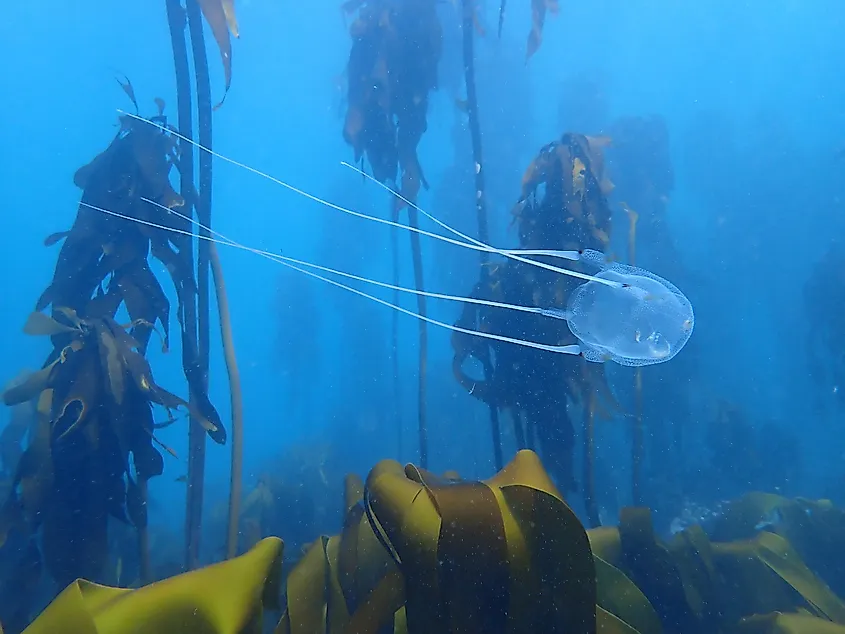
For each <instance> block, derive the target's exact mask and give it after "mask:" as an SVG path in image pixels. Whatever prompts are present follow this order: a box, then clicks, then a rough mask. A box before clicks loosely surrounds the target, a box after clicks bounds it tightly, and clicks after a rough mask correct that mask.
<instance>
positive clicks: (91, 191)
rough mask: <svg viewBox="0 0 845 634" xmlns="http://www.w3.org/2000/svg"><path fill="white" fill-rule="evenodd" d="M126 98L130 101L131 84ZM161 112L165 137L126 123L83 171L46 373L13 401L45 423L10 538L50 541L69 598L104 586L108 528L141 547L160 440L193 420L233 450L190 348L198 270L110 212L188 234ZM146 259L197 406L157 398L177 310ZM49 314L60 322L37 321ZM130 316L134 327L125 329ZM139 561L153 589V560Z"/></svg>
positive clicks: (42, 305) (2, 531) (32, 327)
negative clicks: (158, 415) (158, 352)
mask: <svg viewBox="0 0 845 634" xmlns="http://www.w3.org/2000/svg"><path fill="white" fill-rule="evenodd" d="M127 93H128V94H130V95H131V96H134V95H133V93H132V91H131V87H130V86H128V84H127ZM157 102H158V106H159V113H158V116H157V117H156V118H155V121H156V123H158V124H159V125H160V127H155V126H150V125H148V124H145V123H141V122H138V121H137V120H135V119H133V118H130V117H129V116H122V117H121V118H120V129H119V131H118V133H117V135H116V136H115V138H114V140H113V141H112V142H111V144H110V145H109V146H108V148H107V149H106V150H105V151H104V152H102V153H101V154H100V155H98V156H97V157H96V158H95V159H94V160H93V161H92V162H91V163H89V164H88V165H86V166H84V167H82V168H80V169H79V170H78V171H77V172H76V174H75V176H74V182H75V184H76V185H77V186H78V187H80V188H81V189H82V190H83V193H82V199H81V202H80V205H79V209H78V211H77V215H76V219H75V221H74V223H73V226H72V227H71V229H70V230H68V231H62V232H59V233H56V234H53V235H51V236H49V237H48V238H47V240H46V241H45V243H46V244H47V245H52V244H55V243H57V242H59V241H61V240H64V244H63V245H62V248H61V250H60V252H59V256H58V261H57V264H56V268H55V273H54V275H53V279H52V282H51V283H50V285H49V286H48V288H47V289H46V290H45V291H44V293H43V294H42V295H41V297H40V298H39V299H38V302H37V303H36V306H35V309H36V312H34V313H32V314H31V315H30V317H29V319H28V320H27V322H26V326H25V328H24V330H25V332H26V333H28V334H31V335H45V336H50V338H51V341H52V345H53V350H52V352H51V353H50V354H49V356H48V357H47V360H46V361H45V363H44V365H43V367H42V369H41V370H39V371H38V372H35V373H34V374H32V375H31V376H30V377H29V378H28V379H27V380H26V381H24V382H22V383H20V384H18V385H17V386H15V387H13V388H11V389H8V390H7V391H5V392H4V393H3V401H4V403H5V404H6V405H15V404H17V403H23V402H25V401H30V400H36V401H37V404H38V405H37V409H38V421H37V424H36V426H35V428H34V429H33V430H32V431H31V432H30V435H29V439H28V444H27V447H26V450H25V451H24V454H23V456H22V457H21V459H20V461H19V463H18V467H17V470H16V473H15V476H14V480H13V485H12V490H11V493H10V494H9V497H8V499H7V500H6V503H5V505H4V506H3V511H2V524H0V536H2V538H3V540H4V541H5V537H6V536H7V535H8V532H9V531H10V530H20V531H23V532H24V533H25V534H34V533H35V531H36V530H38V529H39V528H40V530H41V547H42V550H43V554H44V558H45V563H46V566H47V569H48V571H49V572H50V574H51V575H52V577H53V578H54V579H55V581H56V582H57V583H58V584H59V586H60V587H62V586H65V585H67V584H68V583H69V582H70V581H72V580H73V579H75V578H77V577H86V578H89V579H94V580H96V579H97V578H99V576H100V574H101V572H102V567H103V564H104V563H105V560H106V557H107V541H106V531H107V526H108V518H109V517H110V516H111V517H114V518H117V519H118V520H120V521H124V522H131V523H132V524H133V525H134V526H136V527H137V528H138V530H139V535H140V545H141V547H142V549H143V548H144V539H145V527H146V524H147V511H146V484H147V481H148V480H149V479H150V478H152V477H155V476H157V475H160V474H161V473H162V471H163V469H164V460H163V457H162V455H161V452H160V451H159V449H158V448H157V447H156V445H157V444H158V443H157V441H156V438H155V435H154V434H155V430H156V429H157V428H158V427H160V426H162V425H167V424H170V423H171V422H172V421H173V412H174V410H177V409H184V410H186V411H187V412H188V413H189V414H190V415H191V416H192V417H193V418H194V419H196V420H198V421H200V423H201V424H202V425H203V428H204V429H205V432H206V433H207V434H208V435H209V436H210V437H211V438H212V439H213V440H214V441H215V442H218V443H223V442H225V439H226V434H225V431H224V429H223V425H222V424H221V421H220V417H219V416H218V414H217V412H216V410H215V409H214V407H213V406H212V404H211V402H210V401H209V399H208V395H207V393H206V390H205V389H204V388H203V385H202V377H201V375H200V373H199V371H198V367H197V365H196V363H195V358H196V356H195V351H194V350H193V349H192V346H193V344H192V343H191V341H190V339H189V338H187V337H186V336H185V333H186V327H187V324H186V311H187V306H188V305H189V304H191V303H192V302H194V301H195V295H196V281H195V278H194V275H193V270H192V266H191V262H190V260H188V259H187V258H186V257H185V254H184V253H183V252H182V251H180V250H179V249H178V248H177V247H176V245H174V243H172V242H171V240H170V236H171V235H172V234H171V233H170V232H167V231H163V230H161V229H156V228H152V227H149V226H147V225H144V224H139V223H137V222H132V221H130V220H128V219H124V218H120V217H116V216H115V215H108V214H104V213H102V211H100V210H102V209H106V210H109V211H110V212H113V213H114V214H121V215H123V216H127V217H128V218H137V219H140V220H142V221H145V222H151V223H156V224H160V225H164V226H168V227H175V228H179V229H183V230H185V229H188V227H183V226H182V224H187V221H184V220H181V219H179V218H178V217H176V216H175V215H173V214H169V213H167V211H165V210H164V209H168V208H179V207H182V206H183V205H184V204H185V201H184V199H183V198H182V197H181V196H180V195H179V194H177V193H176V192H175V191H174V190H173V189H172V187H171V185H170V182H169V180H168V175H169V172H170V170H171V168H172V167H173V165H174V164H175V163H176V162H177V161H178V160H179V153H178V148H177V146H176V144H175V142H174V141H175V140H174V137H173V136H172V135H171V134H170V128H169V127H168V125H167V121H166V118H165V116H164V114H163V110H164V103H163V102H162V101H161V100H157ZM150 201H152V202H150ZM150 256H152V257H153V258H155V259H157V260H158V261H160V262H161V263H162V264H164V265H165V267H166V268H167V270H168V272H169V274H170V278H171V280H172V282H173V285H174V287H175V289H176V297H177V300H178V306H177V317H178V321H179V324H180V328H181V339H182V342H181V343H182V361H183V369H184V372H185V376H186V378H187V381H188V385H189V388H190V391H191V401H190V403H189V402H188V401H186V400H184V399H182V398H180V397H178V396H176V395H174V394H172V393H171V392H169V391H167V390H165V389H164V388H162V387H160V386H159V385H157V384H156V382H155V380H154V378H153V375H152V371H151V369H150V366H149V364H148V362H147V360H146V359H145V353H146V350H147V347H148V345H149V343H150V339H151V337H152V335H153V333H154V332H156V331H158V332H160V334H161V339H162V346H163V348H164V349H167V348H168V347H169V340H170V332H169V321H170V302H169V300H168V298H167V296H166V294H165V292H164V290H163V289H162V287H161V284H160V283H159V281H158V279H157V278H156V276H155V275H154V274H153V272H152V271H151V269H150V261H149V258H150ZM48 307H49V308H51V315H52V316H49V315H47V314H45V313H44V312H41V311H44V310H45V309H47V308H48ZM123 313H125V314H128V319H129V323H128V324H125V325H123V324H121V323H118V321H117V319H119V318H120V316H119V315H120V314H123ZM156 324H158V325H160V328H161V330H158V329H157V328H156ZM154 406H160V407H161V408H163V409H164V410H165V411H166V412H167V413H168V419H167V420H166V421H164V422H162V423H157V422H156V421H155V418H154V415H153V411H154ZM141 561H142V570H141V571H140V576H141V579H142V580H144V579H145V577H148V575H149V570H145V569H144V568H145V567H146V566H145V565H144V563H143V562H145V561H146V558H145V557H144V554H143V553H142V557H141Z"/></svg>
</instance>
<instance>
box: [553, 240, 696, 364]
mask: <svg viewBox="0 0 845 634" xmlns="http://www.w3.org/2000/svg"><path fill="white" fill-rule="evenodd" d="M582 259H583V260H584V261H585V262H592V263H594V264H597V265H598V266H600V267H601V268H602V270H601V271H600V272H599V273H598V274H597V275H596V277H598V278H601V279H608V280H614V281H616V282H619V284H620V285H619V286H608V285H606V284H597V283H595V282H593V281H589V282H586V283H585V284H581V285H580V286H578V287H576V288H575V290H573V292H572V293H571V295H570V296H569V301H568V303H567V307H566V311H565V313H564V314H565V317H566V321H567V323H568V324H569V328H570V330H571V331H572V334H574V335H575V336H576V337H577V338H578V340H579V341H580V342H581V345H582V350H581V354H582V355H583V356H584V358H586V359H587V360H588V361H597V362H601V361H604V360H608V359H609V360H612V361H614V362H615V363H618V364H620V365H627V366H642V365H653V364H655V363H665V362H666V361H669V360H670V359H672V358H673V357H674V356H675V355H676V354H678V352H680V351H681V349H682V348H683V347H684V345H686V342H687V341H688V340H689V338H690V336H691V335H692V331H693V326H694V322H695V317H694V313H693V308H692V305H691V304H690V302H689V300H688V299H687V298H686V296H684V294H683V293H682V292H681V291H680V290H679V289H678V288H677V287H676V286H674V285H673V284H672V283H671V282H669V281H667V280H665V279H663V278H661V277H659V276H657V275H655V274H654V273H651V272H650V271H646V270H645V269H640V268H636V267H633V266H627V265H624V264H617V263H613V264H611V263H609V262H607V261H606V260H605V258H604V255H603V254H601V253H599V252H596V251H589V252H585V253H584V254H583V256H582Z"/></svg>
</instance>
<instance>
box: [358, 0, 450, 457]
mask: <svg viewBox="0 0 845 634" xmlns="http://www.w3.org/2000/svg"><path fill="white" fill-rule="evenodd" d="M436 5H437V3H436V1H435V0H407V1H404V2H398V1H396V0H348V1H347V2H346V3H344V5H343V9H344V11H345V12H347V13H349V14H353V13H357V17H356V18H355V20H354V21H353V23H352V25H351V27H350V34H351V35H352V49H351V51H350V53H349V62H348V66H347V81H348V95H347V96H348V109H347V112H346V121H345V124H344V128H343V138H344V139H345V140H346V142H347V143H348V144H349V145H351V146H352V148H353V149H354V151H355V161H356V162H357V161H361V162H362V166H363V161H364V159H366V160H367V162H369V164H370V167H371V168H372V173H373V176H374V177H375V178H376V179H377V180H378V181H380V182H382V183H385V182H387V181H392V182H394V183H401V185H400V187H399V191H400V193H401V195H402V197H404V198H405V199H407V200H409V201H411V202H416V199H417V194H418V193H419V190H420V186H423V187H425V188H426V189H428V183H427V182H426V180H425V176H424V174H423V170H422V166H421V165H420V161H419V157H418V156H417V145H418V144H419V142H420V139H421V138H422V135H423V134H424V133H425V131H426V128H427V126H428V123H427V114H428V94H429V92H431V91H432V90H435V89H436V88H437V64H438V62H439V60H440V48H441V37H442V33H441V25H440V21H439V19H438V16H437V10H436ZM403 207H405V203H404V201H402V200H401V199H398V198H397V199H396V200H395V202H394V203H393V209H392V215H393V220H394V221H397V220H398V217H399V212H400V211H401V210H402V209H403ZM408 223H409V224H410V225H411V226H413V227H417V226H418V225H419V219H418V214H417V210H416V209H415V208H414V207H413V206H408ZM411 254H412V259H413V265H414V283H415V285H416V288H417V289H418V290H424V280H423V263H422V252H421V249H420V237H419V234H418V233H416V232H411ZM395 268H396V261H395V259H394V272H395ZM417 309H418V312H419V314H421V315H426V302H425V297H423V296H422V295H418V296H417ZM394 319H396V317H395V316H394ZM419 328H420V330H419V393H418V398H419V405H418V408H419V409H418V418H419V437H420V463H421V464H422V465H423V466H426V465H427V464H428V440H427V436H428V434H427V429H426V418H425V401H426V371H427V369H426V359H427V347H428V335H427V329H426V324H425V322H424V321H420V326H419ZM394 332H395V325H394ZM395 345H396V342H395V335H394V348H395ZM395 354H396V351H395V350H394V355H395ZM394 371H395V368H394Z"/></svg>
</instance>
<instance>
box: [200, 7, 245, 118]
mask: <svg viewBox="0 0 845 634" xmlns="http://www.w3.org/2000/svg"><path fill="white" fill-rule="evenodd" d="M198 1H199V4H200V8H201V9H202V14H203V15H204V16H205V20H206V22H208V25H209V26H210V27H211V33H212V35H214V40H215V41H216V42H217V48H219V49H220V58H221V59H222V60H223V74H224V76H225V78H226V88H225V90H224V92H223V99H221V100H220V103H218V104H217V105H216V106H214V108H215V110H216V109H217V108H219V107H220V106H222V105H223V102H224V101H225V100H226V94H227V93H228V92H229V87H230V86H231V85H232V40H231V39H230V37H229V33H230V31H231V33H232V34H233V35H234V36H235V37H238V24H237V20H235V7H234V2H233V1H232V0H198Z"/></svg>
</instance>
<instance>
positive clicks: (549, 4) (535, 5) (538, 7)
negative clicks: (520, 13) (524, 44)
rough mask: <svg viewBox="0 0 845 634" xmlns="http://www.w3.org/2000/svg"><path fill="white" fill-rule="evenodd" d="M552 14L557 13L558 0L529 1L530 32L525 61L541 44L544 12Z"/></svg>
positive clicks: (544, 20) (544, 18) (544, 19)
mask: <svg viewBox="0 0 845 634" xmlns="http://www.w3.org/2000/svg"><path fill="white" fill-rule="evenodd" d="M547 10H548V11H551V12H552V13H553V14H554V13H557V11H558V0H531V31H530V32H529V33H528V49H527V51H526V56H525V58H526V60H528V59H530V58H531V56H532V55H534V53H536V52H537V50H538V49H539V48H540V44H542V43H543V25H544V24H545V23H546V11H547Z"/></svg>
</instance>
